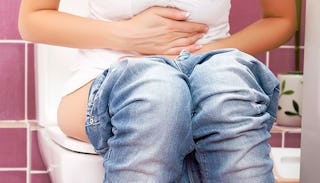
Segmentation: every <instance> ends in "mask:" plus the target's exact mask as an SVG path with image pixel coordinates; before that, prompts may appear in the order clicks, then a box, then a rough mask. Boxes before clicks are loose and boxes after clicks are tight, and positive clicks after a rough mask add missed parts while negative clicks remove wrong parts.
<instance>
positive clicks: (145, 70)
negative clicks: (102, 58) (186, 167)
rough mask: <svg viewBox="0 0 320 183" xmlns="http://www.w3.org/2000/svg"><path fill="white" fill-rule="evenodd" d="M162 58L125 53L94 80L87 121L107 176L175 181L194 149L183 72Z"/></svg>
mask: <svg viewBox="0 0 320 183" xmlns="http://www.w3.org/2000/svg"><path fill="white" fill-rule="evenodd" d="M173 66H174V64H173V65H172V66H170V65H169V64H167V63H165V61H164V60H163V59H161V58H158V59H157V58H139V59H128V60H124V61H121V62H118V63H116V64H115V65H113V66H112V67H111V68H110V69H109V70H108V71H106V72H105V73H104V75H102V76H101V77H98V78H97V79H96V81H94V82H93V85H92V88H91V91H90V97H89V105H88V106H89V110H88V117H87V121H86V128H87V133H88V136H89V139H90V141H91V142H92V144H93V145H94V146H95V149H96V150H97V151H99V152H100V153H101V154H102V155H103V156H104V167H105V171H106V174H105V182H146V183H147V182H155V183H160V182H161V183H162V182H163V183H165V182H176V181H178V180H179V179H180V178H181V176H182V175H181V174H182V163H183V158H184V156H185V155H186V154H187V153H189V152H190V151H191V150H192V149H193V141H192V131H191V96H190V91H189V88H188V85H187V82H186V76H185V75H184V74H182V73H181V72H180V71H178V70H177V69H176V68H174V67H173Z"/></svg>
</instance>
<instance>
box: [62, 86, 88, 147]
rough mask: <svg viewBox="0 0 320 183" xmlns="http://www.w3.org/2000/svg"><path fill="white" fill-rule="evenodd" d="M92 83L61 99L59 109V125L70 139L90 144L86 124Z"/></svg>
mask: <svg viewBox="0 0 320 183" xmlns="http://www.w3.org/2000/svg"><path fill="white" fill-rule="evenodd" d="M91 83H92V82H89V83H87V84H86V85H84V86H83V87H81V88H79V89H78V90H76V91H74V92H73V93H71V94H69V95H67V96H64V97H63V98H62V99H61V102H60V105H59V109H58V125H59V127H60V128H61V130H62V131H63V132H64V133H65V134H66V135H67V136H69V137H72V138H76V139H79V140H82V141H86V142H88V141H89V140H88V138H87V135H86V133H85V127H84V122H85V118H86V109H87V102H88V93H89V88H90V85H91Z"/></svg>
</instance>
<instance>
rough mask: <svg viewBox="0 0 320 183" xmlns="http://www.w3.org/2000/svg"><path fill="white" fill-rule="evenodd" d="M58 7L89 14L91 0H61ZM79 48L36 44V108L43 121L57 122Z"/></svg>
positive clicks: (53, 123)
mask: <svg viewBox="0 0 320 183" xmlns="http://www.w3.org/2000/svg"><path fill="white" fill-rule="evenodd" d="M59 11H63V12H68V13H71V14H75V15H79V16H87V15H88V0H81V1H79V0H61V1H60V7H59ZM76 54H77V49H72V48H66V47H58V46H50V45H44V44H36V45H35V83H36V111H37V120H38V122H39V124H40V125H43V126H48V125H55V124H57V108H58V104H59V102H60V98H61V96H62V88H63V85H64V82H65V81H66V80H67V78H68V77H69V70H70V67H71V63H72V62H75V61H76V60H75V56H76Z"/></svg>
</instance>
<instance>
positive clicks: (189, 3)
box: [64, 0, 231, 95]
mask: <svg viewBox="0 0 320 183" xmlns="http://www.w3.org/2000/svg"><path fill="white" fill-rule="evenodd" d="M152 6H162V7H175V8H178V9H181V10H184V11H186V12H189V13H190V16H189V18H188V20H189V21H193V22H199V23H205V24H207V25H208V26H209V30H208V32H207V34H206V35H204V37H203V38H201V39H200V40H198V42H197V43H199V44H205V43H209V42H213V41H215V40H218V39H222V38H226V37H228V36H229V11H230V8H231V3H230V0H89V10H90V15H89V17H90V18H93V19H98V20H104V21H109V22H111V21H117V20H123V19H129V18H131V17H133V16H134V15H136V14H138V13H139V12H141V11H143V10H145V9H147V8H149V7H152ZM134 54H135V53H130V52H119V51H114V50H109V49H81V50H79V54H78V56H77V58H76V60H75V61H74V64H75V65H74V66H73V67H72V71H71V78H70V79H69V81H68V82H67V83H66V85H65V91H64V95H67V94H68V93H71V92H73V91H75V90H76V89H78V88H80V87H81V86H83V85H84V84H86V83H88V82H89V81H91V80H92V79H94V78H95V77H96V76H97V75H99V74H100V73H102V72H103V71H104V70H105V69H107V68H108V67H109V66H110V65H111V64H112V63H113V62H116V61H118V59H119V58H120V57H122V56H129V55H134Z"/></svg>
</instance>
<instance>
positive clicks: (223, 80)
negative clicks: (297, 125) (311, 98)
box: [86, 49, 279, 183]
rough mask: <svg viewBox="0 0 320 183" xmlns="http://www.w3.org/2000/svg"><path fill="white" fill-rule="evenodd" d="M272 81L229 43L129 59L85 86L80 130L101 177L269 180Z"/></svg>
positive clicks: (122, 180)
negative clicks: (98, 159) (99, 163)
mask: <svg viewBox="0 0 320 183" xmlns="http://www.w3.org/2000/svg"><path fill="white" fill-rule="evenodd" d="M278 95H279V83H278V81H277V79H276V78H275V76H274V75H273V74H272V73H271V71H269V70H268V69H267V68H266V67H265V66H264V65H263V64H262V63H261V62H259V61H258V60H256V59H255V58H254V57H252V56H250V55H247V54H245V53H243V52H240V51H238V50H236V49H222V50H215V51H211V52H207V53H202V54H190V53H189V52H187V51H182V52H181V54H180V55H179V56H178V57H177V58H176V59H175V60H171V59H168V58H165V57H161V56H149V57H143V58H128V59H125V60H123V61H120V62H117V63H115V64H114V65H112V66H111V67H110V68H109V69H107V70H106V71H105V72H104V73H102V74H101V75H100V76H98V77H97V78H96V79H95V80H94V82H93V84H92V86H91V89H90V94H89V102H88V111H87V119H86V132H87V134H88V137H89V139H90V141H91V143H92V144H93V146H94V148H95V150H96V151H97V152H98V153H100V154H101V155H102V156H103V157H104V168H105V178H104V183H110V182H112V183H126V182H130V183H131V182H143V183H149V182H150V183H169V182H170V183H171V182H179V183H189V182H190V183H191V182H208V183H213V182H217V183H220V182H221V183H235V182H246V183H251V182H252V183H272V182H274V178H273V173H272V160H271V159H270V157H269V152H270V146H269V144H268V142H267V141H268V139H269V138H270V133H269V131H270V129H271V127H272V125H273V122H274V120H275V116H276V111H277V103H278Z"/></svg>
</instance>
